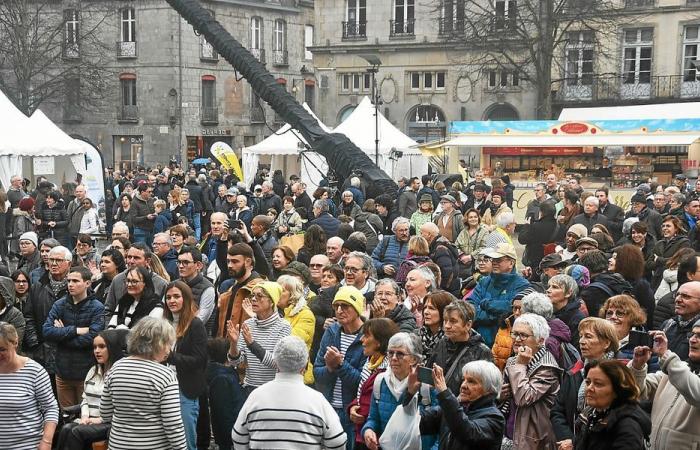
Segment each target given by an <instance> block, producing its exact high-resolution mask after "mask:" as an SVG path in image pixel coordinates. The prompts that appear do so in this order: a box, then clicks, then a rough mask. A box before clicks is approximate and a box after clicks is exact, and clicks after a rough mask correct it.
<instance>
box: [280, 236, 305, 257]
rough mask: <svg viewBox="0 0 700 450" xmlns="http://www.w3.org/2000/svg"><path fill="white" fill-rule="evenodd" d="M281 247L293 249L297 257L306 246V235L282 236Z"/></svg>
mask: <svg viewBox="0 0 700 450" xmlns="http://www.w3.org/2000/svg"><path fill="white" fill-rule="evenodd" d="M280 245H284V246H286V247H289V248H291V249H292V251H293V252H294V254H295V255H296V254H297V253H299V249H300V248H301V247H303V246H304V233H300V234H288V235H286V236H282V237H281V238H280Z"/></svg>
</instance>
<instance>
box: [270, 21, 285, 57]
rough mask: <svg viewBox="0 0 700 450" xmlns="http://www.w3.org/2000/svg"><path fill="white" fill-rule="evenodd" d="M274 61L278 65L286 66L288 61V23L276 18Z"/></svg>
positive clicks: (273, 38)
mask: <svg viewBox="0 0 700 450" xmlns="http://www.w3.org/2000/svg"><path fill="white" fill-rule="evenodd" d="M272 62H273V64H275V65H277V66H286V65H287V64H288V61H287V23H286V22H285V21H284V20H282V19H277V20H275V25H274V28H273V30H272Z"/></svg>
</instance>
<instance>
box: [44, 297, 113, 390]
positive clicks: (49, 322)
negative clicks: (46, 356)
mask: <svg viewBox="0 0 700 450" xmlns="http://www.w3.org/2000/svg"><path fill="white" fill-rule="evenodd" d="M104 310H105V308H104V306H103V305H102V303H100V302H99V301H98V300H97V299H96V298H95V297H93V296H88V298H86V299H85V300H83V301H82V302H80V303H78V304H77V305H76V304H74V303H73V299H72V298H71V297H70V296H69V295H68V296H65V297H62V298H61V299H60V300H58V301H56V303H54V304H53V306H52V307H51V310H50V311H49V315H48V317H47V318H46V321H45V322H44V326H43V327H42V331H43V334H44V339H45V340H47V341H50V342H55V343H56V347H57V348H56V374H57V375H58V376H60V377H61V378H63V379H66V380H84V379H85V376H86V375H87V373H88V371H89V370H90V368H91V367H92V366H94V365H95V358H94V356H93V355H92V340H93V339H95V336H97V333H99V332H100V331H102V330H103V329H104V316H105V313H104ZM56 320H60V321H61V322H63V326H62V327H55V326H54V321H56ZM83 327H88V328H90V331H88V332H87V333H86V334H83V335H78V333H77V329H78V328H83Z"/></svg>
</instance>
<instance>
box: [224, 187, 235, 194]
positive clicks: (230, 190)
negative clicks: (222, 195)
mask: <svg viewBox="0 0 700 450" xmlns="http://www.w3.org/2000/svg"><path fill="white" fill-rule="evenodd" d="M226 195H238V190H237V189H236V188H230V189H229V190H228V191H226Z"/></svg>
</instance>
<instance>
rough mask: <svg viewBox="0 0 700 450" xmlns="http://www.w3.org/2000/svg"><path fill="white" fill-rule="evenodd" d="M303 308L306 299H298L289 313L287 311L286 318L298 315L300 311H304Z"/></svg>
mask: <svg viewBox="0 0 700 450" xmlns="http://www.w3.org/2000/svg"><path fill="white" fill-rule="evenodd" d="M305 307H306V298H305V297H299V300H297V304H296V305H294V307H293V308H292V310H291V311H289V314H288V316H289V317H294V316H296V315H297V314H299V312H301V310H302V309H304V308H305Z"/></svg>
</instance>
